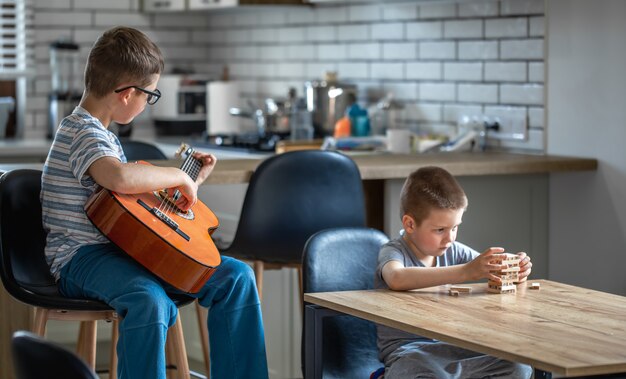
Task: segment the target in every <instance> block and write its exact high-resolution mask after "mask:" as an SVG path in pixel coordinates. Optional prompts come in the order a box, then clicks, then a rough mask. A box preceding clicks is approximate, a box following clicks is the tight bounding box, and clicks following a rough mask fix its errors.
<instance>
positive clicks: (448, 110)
mask: <svg viewBox="0 0 626 379" xmlns="http://www.w3.org/2000/svg"><path fill="white" fill-rule="evenodd" d="M482 113H483V106H482V105H467V104H445V105H444V106H443V121H445V122H451V123H456V122H457V120H458V119H459V116H461V115H478V114H482Z"/></svg>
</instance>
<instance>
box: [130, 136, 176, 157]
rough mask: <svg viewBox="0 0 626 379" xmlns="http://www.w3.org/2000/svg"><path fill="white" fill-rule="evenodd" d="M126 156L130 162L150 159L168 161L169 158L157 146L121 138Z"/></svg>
mask: <svg viewBox="0 0 626 379" xmlns="http://www.w3.org/2000/svg"><path fill="white" fill-rule="evenodd" d="M120 143H121V144H122V149H123V150H124V155H125V156H126V159H127V160H128V161H129V162H132V161H139V160H142V159H144V160H149V159H167V156H166V155H165V153H163V151H161V149H159V148H158V147H157V146H156V145H153V144H151V143H147V142H141V141H131V140H128V139H124V138H120Z"/></svg>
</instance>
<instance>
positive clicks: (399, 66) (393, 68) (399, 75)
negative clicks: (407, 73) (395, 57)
mask: <svg viewBox="0 0 626 379" xmlns="http://www.w3.org/2000/svg"><path fill="white" fill-rule="evenodd" d="M370 70H371V77H372V79H403V78H404V63H372V64H371V68H370Z"/></svg>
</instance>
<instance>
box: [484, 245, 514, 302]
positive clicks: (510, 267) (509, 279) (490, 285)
mask: <svg viewBox="0 0 626 379" xmlns="http://www.w3.org/2000/svg"><path fill="white" fill-rule="evenodd" d="M519 262H520V258H519V256H517V255H515V254H508V253H505V254H501V256H500V257H498V258H494V259H493V260H491V262H490V263H495V264H500V265H506V266H507V267H506V268H503V269H502V270H498V271H491V273H492V274H494V275H496V276H499V277H500V279H501V280H502V281H501V282H496V281H494V280H489V282H487V292H492V293H515V291H516V289H517V287H516V285H515V283H516V282H517V281H518V280H519V270H520V268H519Z"/></svg>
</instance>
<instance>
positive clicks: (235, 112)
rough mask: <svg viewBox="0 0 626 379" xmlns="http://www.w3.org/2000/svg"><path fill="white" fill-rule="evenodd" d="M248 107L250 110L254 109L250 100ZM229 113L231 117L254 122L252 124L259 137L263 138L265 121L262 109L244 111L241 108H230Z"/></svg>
mask: <svg viewBox="0 0 626 379" xmlns="http://www.w3.org/2000/svg"><path fill="white" fill-rule="evenodd" d="M248 105H250V108H251V109H255V108H256V107H255V106H254V104H253V103H252V102H251V101H250V100H248ZM229 113H230V115H231V116H236V117H244V118H249V119H252V121H254V124H255V126H256V129H257V133H258V134H259V137H264V136H265V129H266V121H265V113H264V112H263V110H262V109H258V108H257V109H256V110H254V111H246V110H243V109H241V108H230V109H229Z"/></svg>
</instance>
